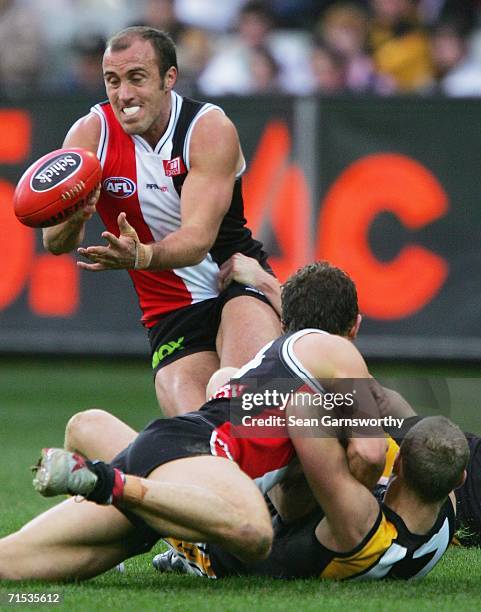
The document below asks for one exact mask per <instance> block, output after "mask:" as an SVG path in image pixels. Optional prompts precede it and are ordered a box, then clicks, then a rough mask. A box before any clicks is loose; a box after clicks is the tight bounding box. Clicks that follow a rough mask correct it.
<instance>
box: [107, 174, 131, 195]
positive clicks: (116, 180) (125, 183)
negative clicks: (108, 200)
mask: <svg viewBox="0 0 481 612" xmlns="http://www.w3.org/2000/svg"><path fill="white" fill-rule="evenodd" d="M102 188H103V190H104V191H105V192H106V193H108V194H109V195H111V196H113V197H114V198H128V197H129V196H131V195H134V193H135V192H136V190H137V187H136V186H135V183H134V181H131V180H130V179H129V178H126V177H125V176H109V178H106V179H105V180H104V182H103V183H102Z"/></svg>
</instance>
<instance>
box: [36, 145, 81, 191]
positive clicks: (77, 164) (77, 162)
mask: <svg viewBox="0 0 481 612" xmlns="http://www.w3.org/2000/svg"><path fill="white" fill-rule="evenodd" d="M81 167H82V157H81V156H80V155H79V154H78V153H59V155H56V156H55V157H53V158H51V159H49V160H48V161H47V162H45V163H44V164H42V166H40V168H39V169H38V170H37V171H36V172H35V173H34V174H33V175H32V178H31V179H30V188H31V189H32V191H37V192H43V191H49V190H50V189H53V188H54V187H56V186H57V185H60V184H61V183H63V182H64V181H66V180H67V179H69V178H70V177H71V176H73V175H74V174H75V173H76V172H78V171H79V170H80V168H81Z"/></svg>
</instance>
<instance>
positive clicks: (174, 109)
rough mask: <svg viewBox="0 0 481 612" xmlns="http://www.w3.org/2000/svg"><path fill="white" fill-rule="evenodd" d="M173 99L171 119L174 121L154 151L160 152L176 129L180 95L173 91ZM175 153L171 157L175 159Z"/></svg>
mask: <svg viewBox="0 0 481 612" xmlns="http://www.w3.org/2000/svg"><path fill="white" fill-rule="evenodd" d="M172 100H173V105H172V109H171V111H170V112H171V115H170V117H171V119H172V123H171V124H170V128H169V129H168V130H167V131H166V132H165V134H164V135H163V136H162V138H161V139H160V140H159V142H158V143H157V144H156V145H155V148H154V153H158V152H159V151H160V150H161V149H162V147H163V146H164V144H165V143H166V142H167V141H168V140H169V139H170V136H171V134H172V132H173V131H174V130H175V126H176V124H177V121H176V120H177V111H178V108H177V107H178V105H179V97H178V96H177V95H176V94H175V93H173V94H172ZM174 157H175V156H174V155H173V156H172V157H171V159H174Z"/></svg>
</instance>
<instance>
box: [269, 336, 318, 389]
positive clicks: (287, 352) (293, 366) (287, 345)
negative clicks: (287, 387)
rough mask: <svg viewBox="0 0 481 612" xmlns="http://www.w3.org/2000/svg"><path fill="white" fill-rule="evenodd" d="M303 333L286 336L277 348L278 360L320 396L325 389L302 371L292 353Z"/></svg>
mask: <svg viewBox="0 0 481 612" xmlns="http://www.w3.org/2000/svg"><path fill="white" fill-rule="evenodd" d="M304 331H306V330H300V331H297V332H294V333H293V334H292V335H291V336H288V337H287V338H286V339H285V340H284V342H283V343H282V344H281V346H280V347H279V358H280V359H281V361H282V362H283V363H284V365H285V366H286V367H287V368H289V370H291V371H292V372H293V373H294V374H295V375H296V376H297V377H298V378H299V379H300V380H302V381H303V382H304V383H306V384H307V385H309V386H310V387H311V388H313V390H315V391H317V392H318V393H321V394H322V393H325V389H324V388H323V387H322V385H320V384H319V383H318V382H317V380H316V379H315V378H313V376H312V374H311V373H310V372H308V371H307V370H305V369H304V367H303V365H302V363H301V362H300V361H299V359H298V358H297V357H296V354H295V353H294V344H295V342H296V340H297V338H301V337H302V336H303V335H305V334H304V333H302V332H304ZM310 332H314V333H316V332H319V333H321V330H315V329H312V330H309V333H310ZM306 335H307V334H306Z"/></svg>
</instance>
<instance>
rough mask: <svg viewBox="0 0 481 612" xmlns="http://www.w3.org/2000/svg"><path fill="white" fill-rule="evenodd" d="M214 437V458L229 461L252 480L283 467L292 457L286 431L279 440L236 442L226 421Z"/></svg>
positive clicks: (254, 438)
mask: <svg viewBox="0 0 481 612" xmlns="http://www.w3.org/2000/svg"><path fill="white" fill-rule="evenodd" d="M215 433H216V440H215V442H214V447H215V452H216V455H217V456H220V457H227V458H228V459H232V460H233V461H235V462H236V463H237V464H238V465H239V467H240V468H241V470H242V471H243V472H245V473H246V474H247V475H248V476H250V477H251V478H258V477H260V476H263V475H264V474H267V473H268V472H272V471H274V470H279V469H281V468H283V467H285V466H286V465H288V464H289V463H290V462H291V461H292V459H293V457H294V455H295V450H294V446H293V444H292V442H291V439H290V438H289V437H287V433H286V432H285V430H284V434H283V435H284V436H286V437H280V438H256V437H254V436H252V437H250V438H235V437H233V432H232V423H230V422H229V421H227V422H225V423H223V424H222V425H220V426H219V427H216V428H215ZM226 449H227V451H228V452H229V453H230V455H231V457H229V456H228V453H227V452H226Z"/></svg>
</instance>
